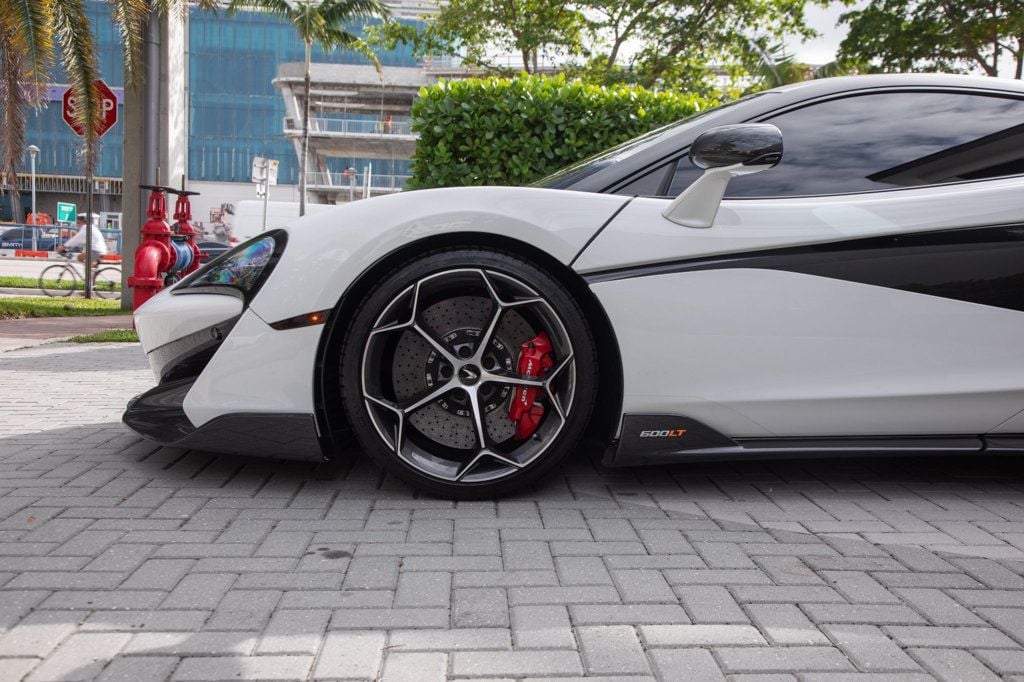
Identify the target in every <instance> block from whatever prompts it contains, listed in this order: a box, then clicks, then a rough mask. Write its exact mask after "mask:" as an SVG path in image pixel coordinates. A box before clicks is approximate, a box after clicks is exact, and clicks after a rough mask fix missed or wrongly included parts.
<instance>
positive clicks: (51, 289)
mask: <svg viewBox="0 0 1024 682" xmlns="http://www.w3.org/2000/svg"><path fill="white" fill-rule="evenodd" d="M51 280H53V281H55V282H57V283H58V285H57V286H48V284H47V283H48V282H49V281H51ZM69 282H70V285H71V286H70V287H68V288H63V286H61V285H64V284H67V283H69ZM79 286H80V284H79V281H78V275H76V274H75V271H74V268H71V267H69V266H67V265H51V266H50V267H48V268H45V269H44V270H43V272H42V273H41V274H40V275H39V289H40V290H41V291H42V292H43V293H44V294H46V295H47V296H53V297H67V296H70V295H72V294H73V293H75V291H77V290H78V287H79Z"/></svg>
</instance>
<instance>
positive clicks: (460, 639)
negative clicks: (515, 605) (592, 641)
mask: <svg viewBox="0 0 1024 682" xmlns="http://www.w3.org/2000/svg"><path fill="white" fill-rule="evenodd" d="M520 608H551V607H545V606H526V607H520ZM554 608H557V607H554ZM515 618H516V613H515V610H513V612H512V622H513V626H514V625H515ZM565 627H566V629H567V630H568V629H569V623H568V620H566V623H565ZM569 636H570V638H571V637H572V633H571V632H569ZM517 646H522V645H519V644H517ZM388 647H389V649H390V650H391V651H458V650H462V649H469V650H475V651H482V650H485V649H495V650H503V649H511V648H512V636H511V633H510V631H509V630H507V629H505V628H458V629H454V630H392V631H391V638H390V643H389V645H388ZM568 648H575V643H571V644H570V645H569V647H568Z"/></svg>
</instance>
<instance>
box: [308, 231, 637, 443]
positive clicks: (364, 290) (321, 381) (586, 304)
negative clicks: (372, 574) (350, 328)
mask: <svg viewBox="0 0 1024 682" xmlns="http://www.w3.org/2000/svg"><path fill="white" fill-rule="evenodd" d="M451 247H460V248H473V247H484V248H491V249H498V250H502V251H508V252H511V253H513V254H515V255H517V256H520V257H524V258H528V259H530V260H532V261H534V262H535V263H537V264H538V265H540V266H541V267H543V268H544V269H545V270H547V271H548V272H549V273H551V274H552V275H553V276H554V277H556V278H557V279H558V280H559V281H560V282H561V283H562V284H563V285H564V286H565V287H566V288H567V289H568V290H569V291H570V292H571V293H572V295H573V296H574V297H575V298H576V300H577V301H578V302H579V304H580V307H581V308H582V309H583V312H584V314H585V315H586V317H587V321H588V322H589V323H590V325H591V327H592V329H593V330H594V339H595V341H596V343H597V355H598V363H599V366H600V370H601V371H600V376H599V378H598V389H597V390H598V395H597V400H596V402H595V408H594V413H593V415H592V416H591V420H590V424H589V425H588V426H587V430H586V433H585V436H584V437H585V439H586V441H589V442H591V443H594V442H597V443H600V444H601V445H602V446H605V445H608V444H610V443H611V441H612V440H613V439H614V438H615V434H616V432H617V430H618V424H619V418H620V416H621V413H622V395H623V377H622V358H621V355H620V352H619V344H618V341H617V339H616V336H615V330H614V329H613V328H612V324H611V321H610V320H609V319H608V315H607V314H606V313H605V311H604V307H603V306H602V305H601V303H600V302H599V301H598V299H597V297H596V296H595V295H594V293H593V292H592V291H591V290H590V288H589V287H588V286H587V284H586V282H584V280H583V278H582V277H580V276H579V275H578V274H577V273H576V272H575V271H573V270H572V269H571V268H569V267H568V266H567V265H565V264H564V263H561V262H559V261H558V260H557V259H555V258H553V257H551V256H550V255H549V254H547V253H545V252H544V251H542V250H541V249H538V248H537V247H535V246H533V245H531V244H528V243H526V242H523V241H520V240H518V239H514V238H511V237H506V236H503V235H495V234H488V233H483V232H454V233H446V234H441V235H433V236H430V237H426V238H424V239H420V240H417V241H414V242H410V243H409V244H405V245H404V246H402V247H401V248H399V249H396V250H394V251H392V252H391V253H389V254H388V255H386V256H384V257H383V258H380V259H379V260H377V261H376V262H375V263H373V264H372V265H371V266H370V267H368V268H367V269H366V270H364V271H363V272H362V274H360V275H359V277H358V278H357V279H356V280H355V281H354V282H352V284H351V285H350V286H349V287H348V289H346V290H345V292H344V293H342V295H341V297H340V298H339V299H338V302H337V304H336V305H335V306H334V310H333V312H332V313H331V316H330V319H329V320H328V322H327V326H326V328H325V329H324V333H323V334H322V335H321V336H320V344H319V347H318V348H317V354H316V358H317V360H316V364H315V366H314V372H315V376H314V377H313V390H314V400H313V403H314V406H315V410H316V422H317V424H318V426H319V429H320V437H321V443H322V446H323V451H324V455H325V456H326V457H327V459H334V458H336V457H337V456H338V455H339V454H340V453H342V452H344V450H345V449H347V448H349V447H351V446H352V445H353V444H354V440H353V438H352V435H351V433H350V431H349V426H348V423H347V420H346V419H345V415H344V409H343V407H342V400H341V390H340V386H339V384H338V382H337V381H336V380H334V378H335V377H337V376H338V371H339V364H340V363H339V361H340V358H341V353H340V350H341V343H342V340H343V338H344V335H345V329H346V327H347V323H348V321H349V320H351V318H352V316H353V314H354V313H355V311H356V309H357V308H358V307H359V304H360V302H361V301H362V300H363V299H364V298H365V297H366V295H367V294H368V293H369V292H370V291H371V290H372V288H373V287H374V286H375V285H376V283H377V282H379V281H380V280H381V278H383V277H384V276H385V275H386V274H387V273H388V272H389V271H391V270H392V269H394V268H396V267H398V266H399V265H400V264H401V263H404V262H406V261H408V260H410V259H412V258H414V257H415V256H417V255H419V254H422V253H425V252H427V251H432V250H435V249H440V248H451ZM586 441H585V442H586Z"/></svg>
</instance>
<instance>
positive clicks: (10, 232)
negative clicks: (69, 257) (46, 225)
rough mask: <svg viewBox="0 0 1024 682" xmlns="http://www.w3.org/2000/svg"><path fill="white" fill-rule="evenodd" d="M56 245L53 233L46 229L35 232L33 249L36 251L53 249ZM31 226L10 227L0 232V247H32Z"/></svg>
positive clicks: (22, 248)
mask: <svg viewBox="0 0 1024 682" xmlns="http://www.w3.org/2000/svg"><path fill="white" fill-rule="evenodd" d="M55 245H56V239H55V235H54V234H53V233H52V232H50V233H47V232H46V231H38V232H37V233H36V243H35V249H36V250H37V251H53V249H54V246H55ZM32 248H33V245H32V228H31V227H27V226H24V225H22V226H19V227H12V228H9V229H7V230H5V231H4V232H3V233H2V234H0V249H18V250H29V249H32Z"/></svg>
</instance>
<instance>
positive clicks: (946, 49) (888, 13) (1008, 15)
mask: <svg viewBox="0 0 1024 682" xmlns="http://www.w3.org/2000/svg"><path fill="white" fill-rule="evenodd" d="M840 22H841V23H845V24H848V25H849V27H850V31H849V34H848V35H847V37H846V39H845V40H843V42H842V44H841V45H840V47H839V54H840V57H842V58H847V59H855V60H860V61H863V62H867V63H870V64H872V65H873V66H875V68H877V69H880V70H884V71H952V72H961V73H962V72H966V71H969V70H971V69H972V68H973V69H980V70H981V71H983V72H984V73H985V74H986V75H988V76H999V75H1000V70H1001V65H1002V64H1003V63H1005V62H1006V61H1009V62H1010V63H1011V64H1012V66H1013V77H1014V78H1018V79H1019V78H1021V74H1022V71H1024V3H1022V2H1021V0H985V1H984V2H982V1H981V0H956V1H955V2H954V1H951V0H871V2H870V3H869V4H868V6H867V7H865V8H864V9H861V10H855V11H851V12H847V13H845V14H843V15H842V16H841V17H840Z"/></svg>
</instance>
